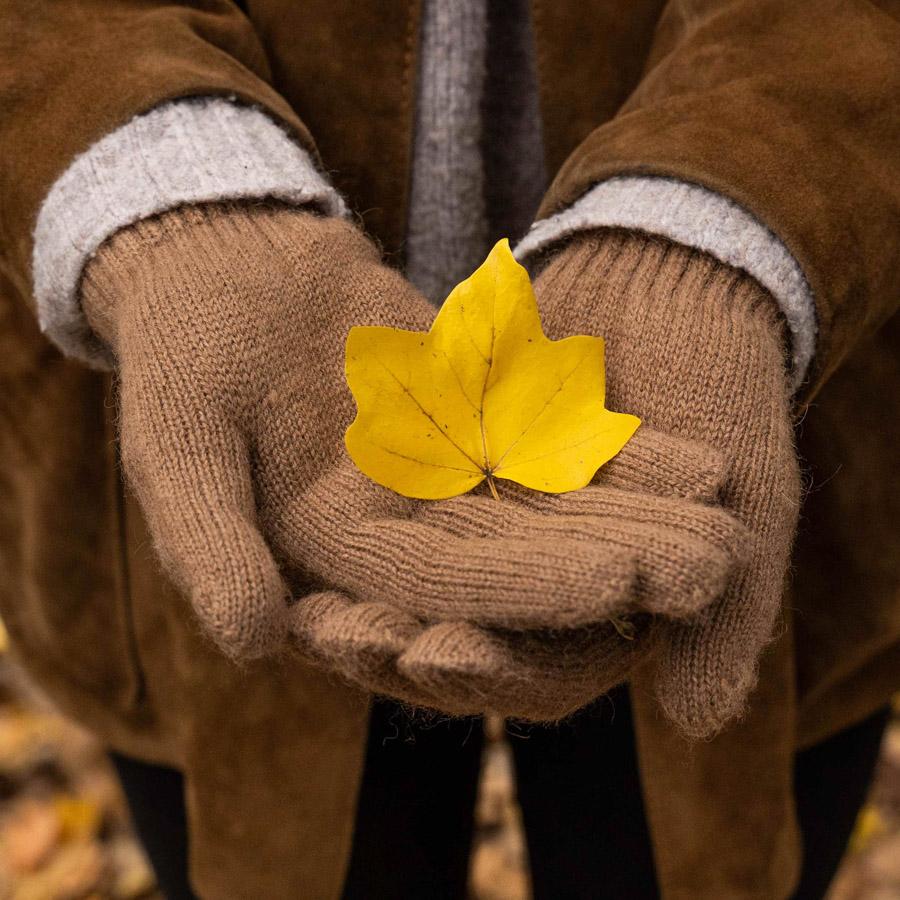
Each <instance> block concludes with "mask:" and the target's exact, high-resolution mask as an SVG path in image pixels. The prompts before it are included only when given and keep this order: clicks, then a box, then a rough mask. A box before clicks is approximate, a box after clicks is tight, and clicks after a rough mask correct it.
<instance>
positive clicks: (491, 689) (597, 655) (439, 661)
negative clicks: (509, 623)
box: [397, 621, 654, 722]
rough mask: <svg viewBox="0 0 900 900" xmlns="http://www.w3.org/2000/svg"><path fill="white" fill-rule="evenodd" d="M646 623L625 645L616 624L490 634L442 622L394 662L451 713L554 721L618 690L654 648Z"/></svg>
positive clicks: (643, 622) (465, 625)
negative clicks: (557, 630) (562, 630)
mask: <svg viewBox="0 0 900 900" xmlns="http://www.w3.org/2000/svg"><path fill="white" fill-rule="evenodd" d="M653 643H654V641H653V631H652V628H651V627H650V622H649V621H640V622H638V623H636V635H635V637H634V638H633V639H631V640H627V639H626V638H624V637H623V636H622V634H621V633H620V631H619V630H617V628H616V627H615V626H614V625H612V624H603V625H597V626H591V627H588V628H581V629H576V630H573V631H565V632H506V631H503V632H501V631H489V630H487V629H483V628H478V627H476V626H474V625H472V624H471V623H467V622H444V623H441V624H439V625H435V626H433V627H431V628H429V629H427V630H426V631H424V632H423V633H422V634H421V636H420V637H418V638H417V639H416V640H415V641H414V642H413V643H412V644H411V645H410V647H409V648H408V649H407V650H406V651H405V652H404V653H403V654H402V655H401V656H400V658H399V659H398V661H397V668H398V670H399V671H400V672H401V673H402V674H404V675H405V676H406V677H407V678H408V679H409V680H410V681H411V682H414V683H415V684H417V685H420V686H421V687H422V688H423V689H425V690H427V691H429V692H430V693H432V694H434V695H435V696H437V697H440V702H441V704H442V706H441V708H442V709H443V710H444V711H446V712H449V713H454V714H458V715H470V714H478V713H484V712H491V713H496V714H499V715H502V716H503V717H504V718H516V719H522V720H525V721H529V722H555V721H559V720H560V719H563V718H565V717H566V716H569V715H571V714H572V713H574V712H576V711H577V710H579V709H581V708H582V707H583V706H586V705H587V704H588V703H590V702H592V701H593V700H595V699H596V698H597V697H599V696H601V695H602V694H605V693H607V692H608V691H610V690H611V689H612V688H613V687H615V686H616V685H618V684H621V683H622V682H623V681H624V680H625V679H626V678H627V677H628V674H629V672H630V671H631V670H632V669H633V667H634V666H636V665H638V664H639V663H640V661H641V660H643V659H644V658H645V657H646V656H647V655H648V654H649V653H650V652H651V650H652V648H653Z"/></svg>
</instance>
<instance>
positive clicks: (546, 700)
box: [295, 427, 740, 722]
mask: <svg viewBox="0 0 900 900" xmlns="http://www.w3.org/2000/svg"><path fill="white" fill-rule="evenodd" d="M723 476H724V464H723V460H722V458H721V456H720V455H719V454H718V453H716V452H715V451H713V450H711V449H709V448H706V447H703V446H701V445H697V444H693V443H691V442H688V441H682V440H679V439H677V438H672V437H669V436H666V435H662V434H659V433H657V432H654V431H653V430H652V429H649V428H643V427H642V428H640V429H639V430H638V432H637V434H636V435H635V437H634V438H633V439H632V440H631V441H630V442H629V443H628V444H627V445H626V447H625V448H624V449H623V450H622V451H621V453H620V454H619V455H618V456H616V457H615V458H614V459H613V460H612V461H611V462H609V463H607V465H605V466H604V467H603V468H602V469H601V470H600V472H598V474H597V476H596V477H595V479H594V481H593V484H592V486H591V487H590V488H588V489H586V490H583V491H578V492H575V493H573V494H569V495H562V496H559V495H547V494H540V493H536V492H533V491H529V490H528V489H526V488H521V487H520V486H518V485H513V484H511V483H509V482H502V483H501V492H502V493H501V496H502V500H501V501H500V503H501V505H503V504H521V505H523V506H525V507H526V508H531V509H534V510H536V511H541V512H543V513H545V514H558V513H559V512H560V509H559V507H560V505H562V506H564V507H565V508H566V509H567V511H568V513H569V514H575V515H577V514H578V513H579V511H584V512H586V513H587V514H590V511H593V510H598V511H599V510H600V509H605V512H606V513H607V515H608V516H610V517H613V521H612V522H609V523H607V524H609V525H613V524H614V521H615V519H618V518H619V517H624V516H628V515H634V514H635V504H634V496H633V495H634V493H635V492H640V493H642V494H643V496H642V497H641V500H640V513H641V514H642V515H643V516H644V521H645V522H646V523H657V524H662V523H666V522H671V521H673V520H680V524H681V527H683V528H685V529H687V530H690V529H694V532H695V534H696V535H697V536H702V537H703V538H704V539H705V540H710V541H711V543H713V542H714V543H718V544H719V546H720V547H721V549H722V550H723V552H727V553H733V554H738V553H739V552H740V551H739V541H740V537H739V534H738V533H737V530H736V529H735V528H734V523H733V522H730V521H729V520H728V518H727V517H726V516H724V515H723V514H722V513H721V511H717V510H712V511H710V510H707V509H705V508H704V507H703V506H702V505H701V504H705V503H709V502H712V501H713V500H714V499H715V497H716V496H717V493H718V489H719V487H720V484H721V480H722V477H723ZM662 498H666V499H662ZM685 501H692V502H685ZM495 504H496V501H494V500H491V499H490V498H489V497H479V498H472V497H470V498H459V499H457V500H452V501H441V502H440V503H439V505H438V507H439V509H440V510H441V515H443V516H447V517H450V518H455V516H456V514H457V510H455V509H454V506H456V505H464V506H465V507H467V509H466V511H465V512H464V513H463V518H464V519H468V520H471V519H472V518H473V517H474V516H475V515H476V514H478V513H481V514H482V515H491V514H492V513H494V512H496V511H497V507H496V505H495ZM588 527H590V526H588V524H587V522H586V523H585V528H588ZM717 527H718V529H719V530H718V533H716V528H717ZM624 534H627V527H625V528H622V530H621V531H620V533H619V535H618V537H619V538H621V536H622V535H624ZM586 539H588V540H590V539H591V538H590V536H586ZM617 546H618V545H613V547H612V548H610V549H611V550H612V551H613V552H615V548H616V547H617ZM673 562H674V563H675V564H676V565H677V560H674V561H673ZM639 565H640V567H641V568H642V569H643V568H644V567H645V566H646V567H647V568H649V566H648V565H647V561H646V558H645V559H641V560H640V561H639ZM639 571H640V570H639ZM640 579H641V576H640V575H639V574H637V573H636V583H635V585H634V588H633V590H632V592H630V594H626V595H623V596H622V597H621V598H620V602H619V603H618V605H616V606H612V607H609V608H608V610H607V612H608V616H611V617H612V621H610V620H609V618H607V619H599V620H598V621H596V622H594V623H592V624H589V625H585V626H582V627H579V628H563V629H555V630H553V631H547V630H544V629H539V628H538V629H531V630H510V629H496V628H486V627H481V626H477V625H474V624H472V623H471V622H467V621H460V620H457V619H449V620H446V621H443V622H437V623H433V622H432V623H425V622H423V621H421V620H418V619H416V618H414V617H412V616H410V615H409V614H407V613H405V612H404V611H403V610H402V609H398V608H397V607H396V606H392V605H388V604H385V603H377V602H353V601H352V600H351V599H350V598H348V597H346V596H341V595H339V594H337V593H330V594H323V595H320V596H319V597H317V598H316V600H315V601H314V602H309V603H303V604H299V605H298V607H297V608H296V613H295V615H296V617H297V620H296V624H297V629H298V632H300V633H303V634H305V635H306V636H307V637H306V642H305V643H306V645H307V651H308V652H309V654H310V655H311V656H312V657H313V658H318V660H319V662H320V664H322V665H324V666H326V667H327V668H330V669H332V670H335V671H338V672H340V673H341V674H343V675H344V676H345V677H346V678H348V679H349V680H351V681H352V682H354V683H356V684H358V685H360V686H362V687H365V688H367V689H368V690H372V691H375V692H377V693H382V694H386V695H388V696H392V697H395V698H399V699H402V700H405V701H406V702H408V703H411V704H414V705H418V706H425V707H430V708H433V709H437V710H440V711H442V712H444V713H451V714H457V715H466V714H479V713H483V712H493V713H499V714H500V715H503V716H507V717H513V718H518V719H525V720H529V721H541V722H548V721H556V720H558V719H561V718H563V717H565V716H567V715H568V714H570V713H572V712H574V711H576V710H577V709H579V708H580V707H582V706H584V705H585V704H587V703H589V702H591V701H592V700H594V699H595V698H596V697H597V696H599V695H601V694H603V693H606V692H607V691H608V690H610V689H611V688H612V687H614V686H615V685H617V684H619V683H621V682H622V681H624V680H625V678H626V677H627V675H628V674H629V672H630V671H631V670H632V668H633V667H634V666H635V665H637V664H638V663H639V662H640V661H641V660H642V659H644V658H645V657H646V655H647V654H648V653H649V652H650V650H651V649H652V647H653V643H654V642H653V635H654V634H655V633H656V630H658V629H656V628H655V623H654V621H653V619H652V617H650V616H648V615H646V614H640V613H638V614H637V615H636V616H630V617H628V618H626V617H627V616H629V612H630V611H631V610H634V609H639V608H640V605H639V604H640V599H639V595H640V593H641V588H640V587H639V586H638V584H637V582H639V581H640ZM638 637H639V639H635V638H638Z"/></svg>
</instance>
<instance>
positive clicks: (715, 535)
mask: <svg viewBox="0 0 900 900" xmlns="http://www.w3.org/2000/svg"><path fill="white" fill-rule="evenodd" d="M564 513H565V514H564ZM416 520H417V521H420V522H424V523H427V524H429V525H433V526H435V527H436V528H439V529H441V530H443V531H445V532H446V533H448V534H451V535H454V536H456V537H459V538H467V539H470V540H471V539H473V538H484V539H488V538H494V537H497V536H499V535H503V536H505V537H507V538H510V539H512V538H518V539H523V540H526V539H528V537H529V536H534V537H537V536H543V537H544V538H545V539H546V540H547V541H555V542H556V543H557V544H558V545H559V546H561V547H562V546H565V545H566V543H567V542H569V543H571V542H572V541H573V540H574V541H576V542H578V543H586V544H591V545H593V546H595V547H596V548H597V549H598V550H599V551H602V552H606V553H610V554H612V555H624V556H626V557H629V558H633V559H634V560H635V562H636V565H637V582H636V584H635V586H634V597H633V603H632V606H631V608H635V609H642V610H645V611H647V612H657V613H660V614H663V615H667V616H671V617H675V618H678V617H685V616H690V615H693V614H695V613H696V612H697V611H698V610H700V609H702V608H703V607H705V606H706V605H707V604H709V603H711V602H712V601H713V600H714V599H716V598H717V597H719V596H720V595H721V594H722V592H723V591H724V589H725V586H726V584H727V581H728V578H729V577H730V575H731V574H732V572H733V571H734V570H735V569H736V568H737V567H738V566H740V565H742V564H743V562H744V560H745V558H746V529H745V528H744V526H743V525H741V523H740V522H738V521H737V519H735V518H734V517H732V516H731V515H729V514H728V513H726V512H724V511H723V510H721V509H718V508H716V507H708V506H703V505H702V504H698V503H689V502H687V501H684V500H671V499H668V498H661V497H653V496H649V495H640V496H636V495H635V494H634V493H632V492H628V491H622V490H618V489H613V488H600V487H588V488H585V489H584V490H582V491H576V492H573V493H572V494H566V495H562V496H559V495H549V494H541V493H539V492H536V491H528V490H526V489H521V491H519V492H517V493H516V495H515V502H505V503H504V502H503V501H502V500H501V502H499V503H498V502H497V501H495V500H493V499H491V498H489V497H484V496H475V495H471V494H470V495H466V496H463V497H456V498H454V499H452V500H448V501H444V502H442V503H437V504H430V505H427V506H423V507H421V508H420V509H419V510H418V511H417V514H416ZM594 621H597V620H596V619H595V620H594ZM567 624H568V625H572V624H587V623H586V622H584V621H582V622H579V623H574V622H570V623H567Z"/></svg>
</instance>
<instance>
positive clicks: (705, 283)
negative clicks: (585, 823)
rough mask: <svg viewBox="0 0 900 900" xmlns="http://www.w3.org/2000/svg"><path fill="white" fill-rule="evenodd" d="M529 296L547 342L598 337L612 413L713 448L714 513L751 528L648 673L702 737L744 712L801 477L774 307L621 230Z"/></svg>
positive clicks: (717, 269) (565, 264)
mask: <svg viewBox="0 0 900 900" xmlns="http://www.w3.org/2000/svg"><path fill="white" fill-rule="evenodd" d="M536 289H537V293H538V298H539V304H540V306H541V311H542V315H543V317H544V322H545V325H546V328H547V331H548V333H550V334H551V335H553V336H557V337H559V336H562V335H563V334H570V333H572V332H578V333H580V332H586V333H589V334H600V335H603V337H604V338H606V342H607V397H608V403H609V405H610V407H611V408H612V409H624V410H628V411H629V412H633V413H635V414H637V415H639V416H641V417H642V419H643V421H644V422H645V423H646V424H647V425H650V426H653V427H655V428H659V429H663V430H665V431H666V432H668V433H671V434H675V435H680V436H682V437H684V438H689V439H692V440H697V441H701V442H706V443H709V444H711V445H712V446H714V447H716V448H718V449H719V450H721V451H722V452H723V453H724V454H725V455H726V458H727V460H728V464H729V471H728V476H727V479H726V482H725V484H724V487H723V489H722V491H721V497H720V502H721V505H722V507H723V508H724V509H726V510H728V511H729V512H731V513H733V514H734V515H735V516H736V517H737V518H738V519H739V520H740V521H741V522H743V523H744V524H745V526H746V527H747V530H748V534H749V564H748V565H747V566H746V567H745V568H744V569H742V570H741V571H739V573H738V574H737V576H736V577H734V578H733V579H732V580H731V583H730V584H729V586H728V589H727V591H726V592H725V595H724V596H723V597H722V599H721V600H720V601H719V602H717V603H716V604H715V605H714V606H713V607H711V608H710V609H709V610H708V611H707V612H704V613H703V614H702V615H700V616H698V617H697V618H696V621H693V622H682V623H677V622H671V623H668V624H667V625H666V626H665V629H664V632H665V633H664V636H663V646H662V653H661V658H660V662H659V668H658V674H657V692H658V696H659V699H660V701H661V704H662V706H663V708H664V709H665V711H666V712H667V714H668V715H669V717H670V718H671V719H673V720H674V721H675V722H676V723H678V724H679V725H680V726H681V727H682V728H683V729H684V730H685V731H687V732H688V733H689V734H692V735H695V736H703V735H708V734H710V733H712V732H714V731H716V730H717V729H719V728H721V727H722V725H723V724H724V723H725V722H727V721H728V720H729V719H731V718H732V717H734V716H735V715H738V714H739V713H740V712H741V710H742V708H743V706H744V704H745V702H746V699H747V696H748V694H749V692H750V690H751V689H752V687H753V685H754V684H755V680H756V670H757V659H758V656H759V654H760V652H761V650H762V648H763V647H764V646H765V644H766V643H767V642H768V641H769V640H770V639H771V637H772V631H773V626H774V623H775V620H776V617H777V615H778V612H779V609H780V604H781V599H782V593H783V589H784V585H785V577H786V574H787V569H788V562H789V556H790V549H791V543H792V540H793V536H794V531H795V528H796V522H797V515H798V508H799V498H800V479H799V467H798V463H797V458H796V454H795V451H794V446H793V433H792V424H791V419H790V402H789V390H788V384H787V376H786V371H785V340H784V333H783V327H782V323H781V321H780V319H779V316H778V312H777V307H776V304H775V303H774V301H773V299H772V298H771V296H770V295H769V294H768V293H767V292H766V291H765V290H763V289H762V288H761V287H760V286H759V285H758V284H757V283H756V282H755V281H754V280H753V279H752V278H750V277H749V276H748V275H746V274H744V273H742V272H740V271H738V270H736V269H732V268H730V267H728V266H725V265H722V264H720V263H718V262H717V261H715V260H714V259H712V258H711V257H708V256H706V255H704V254H702V253H699V252H696V251H693V250H690V249H688V248H685V247H681V246H679V245H676V244H672V243H669V242H666V241H662V240H658V239H653V238H645V237H641V236H635V235H628V234H627V233H621V232H596V233H593V234H590V235H586V236H582V237H580V238H579V239H577V240H575V241H574V242H573V243H572V244H571V245H570V246H569V247H567V248H565V249H564V250H562V251H561V252H559V253H558V254H557V255H555V256H554V257H553V258H551V261H550V263H549V265H548V266H547V267H546V269H545V270H544V271H543V273H542V274H541V276H540V278H539V280H538V283H537V288H536ZM674 608H675V607H674V606H673V611H674ZM659 611H660V612H661V613H662V614H663V615H665V616H667V617H671V613H670V611H668V610H666V609H665V608H662V609H660V610H659Z"/></svg>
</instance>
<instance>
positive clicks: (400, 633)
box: [290, 591, 438, 709]
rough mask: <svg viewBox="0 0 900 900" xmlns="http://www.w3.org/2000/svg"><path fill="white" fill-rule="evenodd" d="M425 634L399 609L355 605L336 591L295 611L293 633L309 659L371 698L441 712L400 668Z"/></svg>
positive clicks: (310, 599)
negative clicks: (404, 656) (403, 657)
mask: <svg viewBox="0 0 900 900" xmlns="http://www.w3.org/2000/svg"><path fill="white" fill-rule="evenodd" d="M423 629H424V625H423V624H422V623H421V622H419V621H418V620H416V619H414V618H413V617H412V616H408V615H406V614H404V613H403V612H402V611H400V610H397V609H395V608H393V607H390V606H387V605H384V604H375V603H355V602H354V601H353V600H351V599H350V598H349V597H348V596H346V595H345V594H341V593H339V592H337V591H323V592H321V593H316V594H309V595H307V596H305V597H303V598H301V599H300V600H299V601H298V602H297V603H296V604H295V605H294V606H293V607H292V608H291V616H290V630H291V634H292V635H293V637H294V639H295V641H296V646H297V649H298V650H299V652H300V653H301V655H302V656H304V657H305V658H306V659H307V660H309V661H310V662H312V663H314V664H315V665H317V666H319V667H320V668H323V669H325V670H327V671H329V672H333V673H335V674H337V675H338V676H340V677H342V678H343V679H345V680H346V681H349V682H350V683H351V684H353V685H354V686H356V687H358V688H360V689H362V690H364V691H367V692H369V693H372V694H379V695H384V696H387V697H391V698H392V699H395V700H400V701H401V702H404V703H408V704H411V705H413V706H418V707H423V708H428V709H437V708H438V701H437V700H436V699H435V698H434V697H433V696H432V695H431V694H430V693H429V692H428V691H427V690H426V689H425V688H424V687H422V686H421V685H416V684H414V683H413V682H411V681H409V680H408V679H407V678H405V677H404V676H403V675H402V674H400V673H399V672H398V671H397V668H396V659H397V656H398V655H399V654H400V653H401V652H402V651H403V650H404V649H405V648H406V647H407V646H409V645H410V644H411V643H412V642H413V641H414V640H415V638H416V637H417V636H418V635H419V634H420V633H421V632H422V630H423Z"/></svg>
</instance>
